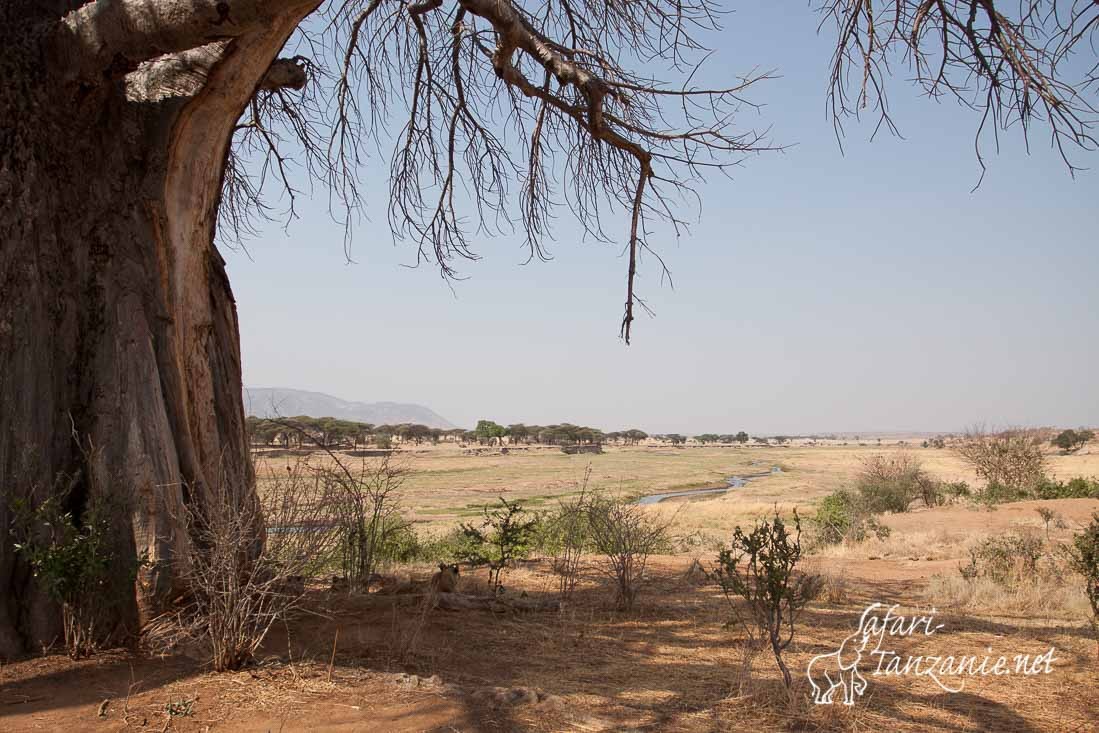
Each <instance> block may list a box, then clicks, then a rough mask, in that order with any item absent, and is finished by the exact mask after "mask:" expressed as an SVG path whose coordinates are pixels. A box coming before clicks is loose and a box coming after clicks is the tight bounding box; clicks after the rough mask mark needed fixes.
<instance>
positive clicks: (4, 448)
mask: <svg viewBox="0 0 1099 733" xmlns="http://www.w3.org/2000/svg"><path fill="white" fill-rule="evenodd" d="M166 4H171V5H173V6H177V5H178V6H180V8H176V10H178V11H180V13H182V12H183V11H185V10H187V6H190V5H194V6H195V7H196V8H198V9H199V10H201V9H203V8H205V6H206V5H213V3H204V2H194V3H187V2H168V3H166ZM68 5H79V3H66V2H60V1H59V2H40V1H39V0H33V1H31V0H0V77H2V78H3V79H4V82H3V83H2V84H0V658H3V657H8V656H12V655H15V654H18V653H20V652H22V651H24V650H26V649H28V648H31V647H33V646H35V645H37V644H38V643H40V642H48V641H50V640H53V639H55V638H57V636H58V634H59V628H60V625H59V615H58V612H57V608H56V607H55V604H54V603H53V602H52V601H51V600H50V599H49V598H47V597H46V595H45V594H44V592H43V590H42V588H40V587H39V585H38V584H37V583H36V580H35V578H34V577H32V574H31V573H30V570H29V568H28V567H27V566H26V564H25V563H24V562H22V560H21V558H20V557H19V556H18V554H17V553H15V551H14V549H13V547H12V544H13V542H15V541H17V539H18V538H17V537H15V536H14V534H13V530H12V527H11V519H12V504H13V501H14V500H16V499H18V498H28V499H30V500H31V501H32V502H33V503H37V502H40V501H42V500H43V499H44V498H46V497H47V496H49V495H50V494H51V493H57V492H60V491H63V490H65V489H69V491H68V501H69V504H70V508H71V509H72V510H73V511H74V512H75V513H76V515H77V516H79V514H80V512H81V510H82V508H83V507H85V506H86V505H87V502H88V501H89V499H90V497H92V496H93V495H95V494H97V493H102V494H104V495H108V496H110V497H111V498H112V500H113V501H114V503H115V504H116V505H117V506H119V507H122V508H123V511H121V512H119V513H118V515H117V516H115V517H114V524H115V527H114V529H115V530H116V531H115V532H114V533H113V539H114V542H115V550H116V551H117V552H119V553H121V555H120V556H121V557H125V558H127V559H132V558H136V557H139V556H141V555H142V554H147V558H148V560H149V564H148V565H147V566H145V567H144V568H143V569H142V571H141V572H140V574H139V577H138V581H137V583H136V587H135V586H134V585H133V584H131V583H130V582H129V581H128V579H127V578H126V577H125V573H121V572H120V573H119V574H118V577H117V578H116V580H115V586H116V587H114V588H112V589H110V591H109V592H111V593H115V594H118V597H119V598H120V600H121V603H120V605H119V607H118V612H117V613H116V618H114V619H113V622H114V625H115V626H116V627H117V628H121V629H131V630H132V629H133V628H135V626H136V624H137V623H138V621H139V620H140V618H141V617H142V616H148V615H150V614H153V613H156V611H157V609H158V607H159V606H160V605H161V604H162V602H163V601H164V600H165V599H167V598H168V597H169V596H170V594H172V593H173V592H174V591H176V590H178V588H177V587H176V586H177V583H176V578H177V577H178V569H179V564H180V563H186V562H187V557H188V552H189V541H188V537H187V534H186V531H185V528H184V526H183V511H182V508H183V506H184V504H185V503H187V502H199V503H201V502H202V501H203V500H204V498H205V496H206V488H205V487H207V486H209V485H211V483H212V482H215V481H224V482H226V483H227V485H228V486H230V487H232V489H233V493H232V495H233V496H234V498H235V500H236V501H240V502H243V501H247V500H249V499H250V497H251V496H252V495H253V492H254V478H253V475H252V472H251V468H250V464H249V462H248V457H247V445H246V442H245V436H244V412H243V407H242V402H241V400H242V397H241V370H240V351H239V335H238V329H237V317H236V308H235V304H234V301H233V296H232V292H231V290H230V287H229V283H228V280H227V277H226V274H225V268H224V262H223V260H222V259H221V257H220V256H219V254H218V252H217V250H216V248H215V247H214V244H213V238H214V228H215V222H216V211H217V206H218V203H219V196H220V190H221V183H222V177H223V172H224V165H225V160H226V155H227V150H228V145H229V143H230V138H231V135H232V129H233V126H234V124H235V122H236V120H237V118H238V117H239V115H240V113H241V110H242V109H243V108H244V106H245V104H246V103H247V101H248V99H249V98H250V97H251V96H252V94H253V93H254V91H255V89H256V87H257V86H258V85H259V84H260V82H261V81H262V80H263V78H264V75H265V73H266V71H267V69H268V67H269V66H270V64H271V62H272V60H273V59H274V57H275V55H276V54H277V53H278V51H279V50H280V49H281V48H282V46H283V45H284V44H285V42H286V39H287V38H288V36H289V35H290V33H291V32H292V31H293V30H294V28H295V27H296V26H297V24H298V23H299V22H300V21H301V19H302V18H303V17H304V16H305V15H307V14H308V13H309V12H311V11H312V10H313V8H314V7H315V5H316V0H297V1H296V2H294V1H293V0H289V1H288V0H283V1H281V2H280V1H279V0H273V1H272V2H269V3H266V4H264V3H242V4H240V5H241V7H242V8H246V9H247V10H248V12H250V13H255V14H258V15H259V16H261V17H260V18H259V21H257V22H254V23H248V22H245V20H249V19H248V18H242V19H238V20H239V22H237V23H236V24H235V26H233V28H234V29H235V30H234V31H233V32H234V33H235V34H236V35H231V36H230V35H227V32H225V33H223V32H222V31H220V30H217V29H214V30H212V29H211V28H212V27H213V25H214V24H216V22H217V21H218V16H217V14H214V15H211V16H209V17H206V16H201V15H200V16H197V19H195V24H196V26H197V27H195V28H186V29H183V30H186V33H185V32H183V30H180V31H179V32H178V33H172V32H169V31H170V30H171V29H163V28H161V29H159V30H157V29H152V28H148V27H147V28H145V30H148V31H149V34H148V37H147V38H144V39H142V38H135V37H133V36H126V35H123V36H121V38H123V39H124V40H128V41H129V42H130V43H129V45H125V44H123V47H122V48H120V49H119V50H118V52H117V53H113V52H112V53H108V52H107V50H106V49H107V47H108V46H109V44H106V45H104V44H99V43H98V42H97V38H100V39H107V40H115V39H117V38H119V37H120V36H118V33H117V30H118V29H117V26H116V25H114V23H115V22H116V21H113V20H112V19H111V18H109V17H104V14H103V12H100V13H99V14H98V16H97V17H96V18H95V20H96V22H98V23H100V24H102V25H101V27H100V28H98V29H97V28H94V27H91V26H90V25H83V26H82V25H81V24H80V23H79V22H77V21H79V20H80V19H79V18H75V16H77V15H78V14H79V13H84V14H88V13H89V12H90V11H89V10H88V8H89V6H84V8H82V9H80V10H78V11H76V12H74V13H70V14H69V15H68V16H67V17H64V12H65V11H67V10H69V9H70V8H69V7H67V6H68ZM151 5H152V3H150V2H145V1H144V0H142V2H136V1H134V2H126V1H123V0H120V1H119V2H112V3H103V4H102V5H101V9H102V10H103V11H104V12H106V11H111V12H119V11H120V10H121V11H125V10H126V9H127V8H128V7H130V6H133V7H135V8H138V9H140V8H141V7H143V6H144V7H148V6H151ZM221 5H226V4H218V5H217V7H221ZM181 8H182V9H181ZM257 8H259V9H257ZM264 8H265V9H264ZM242 12H243V11H242ZM63 17H64V20H63ZM164 17H165V18H167V19H171V20H172V21H173V22H176V23H180V19H181V18H184V16H183V15H181V14H178V13H177V14H176V15H172V14H166V15H165V16H164ZM74 18H75V20H74ZM208 26H209V27H208ZM74 28H76V29H79V30H78V32H76V31H74ZM131 28H132V29H134V30H138V29H139V28H137V27H136V26H133V25H131ZM154 30H156V31H157V32H155V33H154V32H153V31H154ZM177 30H178V29H177ZM106 31H109V32H106ZM215 31H216V32H215ZM66 34H69V35H66ZM188 34H189V35H188ZM70 36H71V37H73V38H75V39H77V40H78V41H79V43H77V42H75V41H74V42H73V43H72V44H68V43H67V42H66V38H69V37H70ZM211 38H213V39H214V40H212V41H211ZM150 39H152V40H150ZM201 44H205V45H201ZM85 45H86V46H87V48H91V49H92V50H93V51H94V52H93V53H90V54H89V53H86V52H85V51H86V50H87V49H86V48H84V46H85ZM164 52H167V53H169V54H171V55H168V56H163V57H159V58H157V54H159V53H164ZM105 53H106V56H104V54H105ZM128 54H129V55H128ZM104 58H106V59H108V66H107V67H106V68H104V67H103V66H102V63H101V62H102V61H103V59H104ZM74 59H75V60H76V61H74ZM74 70H78V71H79V74H75V73H74ZM81 446H83V449H82V448H81ZM89 448H90V450H89Z"/></svg>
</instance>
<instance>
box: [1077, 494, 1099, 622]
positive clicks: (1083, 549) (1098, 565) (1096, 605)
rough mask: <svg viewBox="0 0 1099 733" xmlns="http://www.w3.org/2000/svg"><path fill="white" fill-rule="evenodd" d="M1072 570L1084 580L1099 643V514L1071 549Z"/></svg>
mask: <svg viewBox="0 0 1099 733" xmlns="http://www.w3.org/2000/svg"><path fill="white" fill-rule="evenodd" d="M1070 560H1071V564H1072V569H1073V570H1075V571H1076V572H1077V573H1079V574H1080V575H1081V576H1082V577H1083V579H1084V591H1085V593H1086V594H1087V597H1088V602H1089V603H1090V604H1091V613H1092V619H1091V623H1092V628H1093V630H1094V631H1095V633H1096V641H1097V642H1099V514H1095V515H1094V516H1093V517H1092V519H1091V524H1090V525H1088V527H1087V529H1085V530H1084V531H1083V532H1082V533H1080V534H1078V535H1076V538H1075V539H1074V540H1073V542H1072V547H1071V549H1070Z"/></svg>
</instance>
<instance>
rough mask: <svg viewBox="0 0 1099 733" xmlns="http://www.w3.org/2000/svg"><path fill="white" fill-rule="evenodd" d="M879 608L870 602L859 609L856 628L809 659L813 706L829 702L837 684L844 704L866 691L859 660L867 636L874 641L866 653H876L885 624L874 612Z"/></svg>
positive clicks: (807, 672) (807, 673)
mask: <svg viewBox="0 0 1099 733" xmlns="http://www.w3.org/2000/svg"><path fill="white" fill-rule="evenodd" d="M881 607H882V604H880V603H874V604H872V605H871V606H869V607H868V608H867V609H866V610H865V611H863V612H862V617H861V618H859V628H858V630H857V631H855V633H853V634H851V635H850V636H848V637H847V638H846V639H844V640H843V643H841V644H840V647H839V649H837V650H836V651H834V652H829V653H827V654H818V655H817V656H815V657H813V658H812V659H811V660H809V668H808V669H807V670H806V675H807V676H808V677H809V686H810V687H811V688H812V689H813V702H815V703H816V704H817V705H831V704H832V702H833V701H834V700H835V698H836V690H838V689H839V688H841V687H842V688H843V704H844V705H854V704H855V699H856V698H857V697H862V694H863V693H864V692H866V687H867V682H866V678H865V677H863V676H862V673H861V672H859V663H860V662H861V661H862V659H863V657H864V656H865V654H866V647H867V646H870V640H871V639H877V642H876V643H875V644H874V645H873V649H871V650H870V653H874V652H877V651H878V649H879V648H880V646H881V643H882V639H883V637H884V635H885V624H884V622H882V621H881V620H880V619H879V618H878V617H877V614H876V612H877V610H878V609H879V608H881ZM890 610H892V609H890ZM886 618H889V613H886Z"/></svg>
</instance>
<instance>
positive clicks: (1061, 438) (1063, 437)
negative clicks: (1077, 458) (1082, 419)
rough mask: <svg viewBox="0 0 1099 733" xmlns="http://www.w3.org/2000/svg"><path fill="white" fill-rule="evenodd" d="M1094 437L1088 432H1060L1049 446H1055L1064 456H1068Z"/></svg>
mask: <svg viewBox="0 0 1099 733" xmlns="http://www.w3.org/2000/svg"><path fill="white" fill-rule="evenodd" d="M1094 437H1095V433H1093V432H1092V431H1090V430H1083V429H1081V430H1062V431H1061V432H1060V433H1058V434H1057V437H1055V438H1054V439H1053V440H1051V441H1049V442H1050V445H1055V446H1057V447H1058V448H1060V449H1061V450H1062V451H1063V452H1064V453H1065V454H1068V453H1075V452H1076V451H1078V450H1080V449H1081V448H1083V447H1084V445H1086V444H1087V442H1088V441H1089V440H1091V439H1093V438H1094Z"/></svg>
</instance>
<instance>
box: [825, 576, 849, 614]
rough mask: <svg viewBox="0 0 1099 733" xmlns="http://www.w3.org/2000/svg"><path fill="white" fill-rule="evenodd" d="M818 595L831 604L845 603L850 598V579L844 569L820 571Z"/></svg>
mask: <svg viewBox="0 0 1099 733" xmlns="http://www.w3.org/2000/svg"><path fill="white" fill-rule="evenodd" d="M820 584H821V588H820V597H821V598H822V599H824V601H825V602H826V603H829V604H831V605H833V606H837V605H841V604H844V603H847V602H848V601H849V600H850V599H851V596H850V593H851V581H850V578H848V576H847V573H846V571H844V570H842V569H841V570H839V571H837V572H823V573H820Z"/></svg>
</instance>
